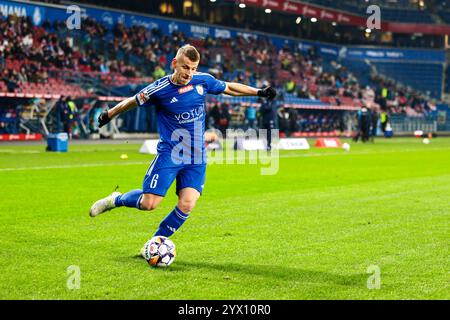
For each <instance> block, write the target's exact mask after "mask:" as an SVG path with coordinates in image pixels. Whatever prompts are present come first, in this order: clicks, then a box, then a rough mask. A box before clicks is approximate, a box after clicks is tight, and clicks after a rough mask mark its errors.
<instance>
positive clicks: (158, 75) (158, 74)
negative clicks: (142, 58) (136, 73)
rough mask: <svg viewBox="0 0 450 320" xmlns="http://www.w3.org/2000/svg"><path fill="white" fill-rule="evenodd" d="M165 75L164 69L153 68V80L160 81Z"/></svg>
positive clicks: (158, 66) (159, 67)
mask: <svg viewBox="0 0 450 320" xmlns="http://www.w3.org/2000/svg"><path fill="white" fill-rule="evenodd" d="M165 75H166V72H165V71H164V69H163V68H162V67H161V66H160V65H157V66H156V68H155V71H154V72H153V78H155V79H160V78H162V77H164V76H165Z"/></svg>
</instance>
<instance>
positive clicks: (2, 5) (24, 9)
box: [0, 1, 47, 26]
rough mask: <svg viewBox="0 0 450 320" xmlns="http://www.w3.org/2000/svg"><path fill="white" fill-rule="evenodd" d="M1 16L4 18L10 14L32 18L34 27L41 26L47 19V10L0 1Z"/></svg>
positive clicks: (41, 7) (20, 3)
mask: <svg viewBox="0 0 450 320" xmlns="http://www.w3.org/2000/svg"><path fill="white" fill-rule="evenodd" d="M0 14H1V15H3V16H4V17H6V16H8V15H10V14H11V15H16V16H18V17H30V18H31V21H32V22H33V24H34V25H36V26H40V25H41V24H42V23H43V22H44V21H45V19H46V18H47V8H46V7H44V6H36V5H32V4H25V3H23V2H12V1H0Z"/></svg>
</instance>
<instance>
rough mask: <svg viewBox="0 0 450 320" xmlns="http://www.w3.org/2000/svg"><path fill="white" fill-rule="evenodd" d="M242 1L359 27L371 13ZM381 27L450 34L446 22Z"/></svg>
mask: <svg viewBox="0 0 450 320" xmlns="http://www.w3.org/2000/svg"><path fill="white" fill-rule="evenodd" d="M228 1H234V0H228ZM241 2H244V3H245V4H247V5H253V6H258V7H263V8H270V9H272V10H278V11H283V12H289V13H292V14H297V15H302V16H305V17H309V18H312V17H315V18H317V19H319V20H326V21H333V22H337V23H339V24H346V25H354V26H359V27H366V26H367V18H368V17H369V14H367V15H356V14H353V13H349V12H342V11H338V10H335V9H330V8H324V7H320V6H317V5H314V4H310V3H306V2H305V3H300V2H298V1H295V2H294V1H293V0H242V1H241ZM381 29H382V30H383V31H390V32H398V33H408V34H413V33H422V34H436V35H446V34H450V26H448V25H444V24H426V23H398V22H382V23H381Z"/></svg>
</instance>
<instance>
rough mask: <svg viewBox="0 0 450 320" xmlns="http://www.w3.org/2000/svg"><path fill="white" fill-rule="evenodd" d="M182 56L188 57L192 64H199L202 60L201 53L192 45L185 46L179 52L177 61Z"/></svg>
mask: <svg viewBox="0 0 450 320" xmlns="http://www.w3.org/2000/svg"><path fill="white" fill-rule="evenodd" d="M181 56H186V57H188V59H189V60H191V61H192V62H197V61H199V60H200V53H199V52H198V51H197V49H195V47H194V46H192V45H190V44H185V45H184V46H182V47H181V48H180V49H178V51H177V55H176V56H175V58H176V59H179V58H180V57H181Z"/></svg>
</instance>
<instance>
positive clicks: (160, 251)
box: [142, 236, 177, 267]
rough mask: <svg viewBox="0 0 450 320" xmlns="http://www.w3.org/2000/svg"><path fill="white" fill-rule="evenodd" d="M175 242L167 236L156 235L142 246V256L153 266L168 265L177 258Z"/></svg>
mask: <svg viewBox="0 0 450 320" xmlns="http://www.w3.org/2000/svg"><path fill="white" fill-rule="evenodd" d="M176 255H177V253H176V251H175V244H174V243H173V242H172V240H170V239H169V238H167V237H163V236H156V237H153V238H151V239H150V240H148V241H147V242H146V243H145V244H144V248H142V256H143V257H144V259H145V260H147V262H148V263H149V264H150V265H151V266H153V267H168V266H170V265H171V264H172V263H173V261H174V260H175V257H176Z"/></svg>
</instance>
